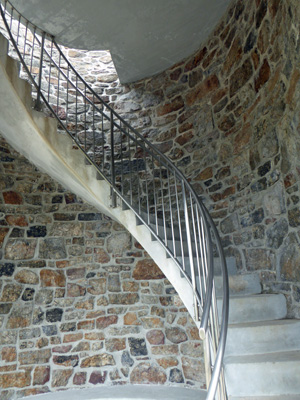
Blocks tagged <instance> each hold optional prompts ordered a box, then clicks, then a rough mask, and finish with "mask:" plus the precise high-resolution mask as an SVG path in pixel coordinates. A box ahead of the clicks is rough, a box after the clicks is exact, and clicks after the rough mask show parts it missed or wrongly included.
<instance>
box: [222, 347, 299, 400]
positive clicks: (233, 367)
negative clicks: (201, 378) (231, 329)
mask: <svg viewBox="0 0 300 400" xmlns="http://www.w3.org/2000/svg"><path fill="white" fill-rule="evenodd" d="M225 376H226V383H227V391H228V394H229V396H230V395H231V396H252V397H253V396H265V395H266V396H281V395H287V394H288V395H298V396H299V397H298V398H300V379H299V377H300V351H292V352H282V353H272V354H256V355H250V356H234V357H228V358H227V359H226V363H225ZM255 398H257V397H255Z"/></svg>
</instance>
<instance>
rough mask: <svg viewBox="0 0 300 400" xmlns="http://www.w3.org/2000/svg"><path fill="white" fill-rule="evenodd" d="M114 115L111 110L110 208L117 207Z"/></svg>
mask: <svg viewBox="0 0 300 400" xmlns="http://www.w3.org/2000/svg"><path fill="white" fill-rule="evenodd" d="M114 142H115V141H114V115H113V111H112V110H111V111H110V148H111V153H110V157H111V182H112V187H111V206H112V208H115V207H117V196H116V192H115V190H114V188H115V186H116V175H115V148H114V147H115V143H114Z"/></svg>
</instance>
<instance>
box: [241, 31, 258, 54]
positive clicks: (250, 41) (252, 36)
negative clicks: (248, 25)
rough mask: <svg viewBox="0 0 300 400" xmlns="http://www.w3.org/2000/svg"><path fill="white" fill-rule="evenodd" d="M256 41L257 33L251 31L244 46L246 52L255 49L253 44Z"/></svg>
mask: <svg viewBox="0 0 300 400" xmlns="http://www.w3.org/2000/svg"><path fill="white" fill-rule="evenodd" d="M255 41H256V35H255V33H254V32H253V31H251V32H250V33H249V35H248V37H247V40H246V43H245V47H244V53H248V51H250V50H252V49H253V46H254V44H255Z"/></svg>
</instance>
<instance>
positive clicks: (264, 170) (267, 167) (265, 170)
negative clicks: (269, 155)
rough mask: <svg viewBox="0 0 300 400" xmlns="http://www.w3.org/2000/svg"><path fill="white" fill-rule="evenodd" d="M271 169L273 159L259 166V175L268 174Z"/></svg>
mask: <svg viewBox="0 0 300 400" xmlns="http://www.w3.org/2000/svg"><path fill="white" fill-rule="evenodd" d="M270 169H271V161H268V162H266V163H265V164H264V165H262V166H261V167H259V168H258V171H257V172H258V175H260V176H264V175H266V174H267V173H268V172H269V171H270Z"/></svg>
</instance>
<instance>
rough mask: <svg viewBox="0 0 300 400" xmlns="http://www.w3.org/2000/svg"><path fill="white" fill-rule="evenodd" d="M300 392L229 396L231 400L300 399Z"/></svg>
mask: <svg viewBox="0 0 300 400" xmlns="http://www.w3.org/2000/svg"><path fill="white" fill-rule="evenodd" d="M299 399H300V396H299V394H295V395H293V394H287V395H285V396H283V395H280V396H242V397H240V396H239V397H236V396H229V400H299Z"/></svg>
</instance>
